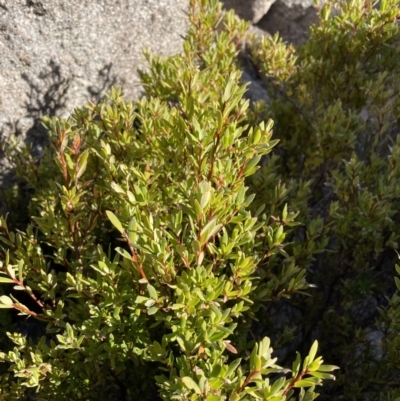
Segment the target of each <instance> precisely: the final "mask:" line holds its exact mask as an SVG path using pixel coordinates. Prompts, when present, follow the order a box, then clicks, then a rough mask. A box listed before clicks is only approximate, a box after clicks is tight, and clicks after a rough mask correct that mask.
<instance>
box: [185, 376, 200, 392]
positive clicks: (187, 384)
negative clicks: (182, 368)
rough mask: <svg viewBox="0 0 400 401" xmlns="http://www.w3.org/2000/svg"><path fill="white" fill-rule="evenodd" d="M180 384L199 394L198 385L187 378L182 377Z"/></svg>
mask: <svg viewBox="0 0 400 401" xmlns="http://www.w3.org/2000/svg"><path fill="white" fill-rule="evenodd" d="M182 382H183V384H184V385H185V387H186V388H188V389H189V390H194V392H195V393H196V394H201V390H200V387H199V386H198V384H197V383H196V382H195V381H194V380H193V379H192V378H191V377H189V376H185V377H182Z"/></svg>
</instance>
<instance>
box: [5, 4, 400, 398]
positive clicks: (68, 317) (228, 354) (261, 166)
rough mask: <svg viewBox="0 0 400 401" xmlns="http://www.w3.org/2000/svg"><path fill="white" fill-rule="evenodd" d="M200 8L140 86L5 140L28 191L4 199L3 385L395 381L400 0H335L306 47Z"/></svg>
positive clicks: (211, 394)
mask: <svg viewBox="0 0 400 401" xmlns="http://www.w3.org/2000/svg"><path fill="white" fill-rule="evenodd" d="M331 11H332V12H333V14H335V16H334V17H331V18H330V17H329V14H330V12H331ZM188 18H189V20H190V23H191V27H190V29H189V32H188V34H187V36H186V38H185V41H184V45H183V53H182V54H181V55H177V56H173V57H167V58H161V57H156V56H153V55H151V54H150V53H145V54H146V57H147V59H148V68H147V70H144V71H141V72H140V75H141V79H142V82H143V85H144V88H145V91H146V96H145V97H144V98H143V99H141V100H140V101H138V102H136V103H132V102H126V101H125V100H124V98H123V96H122V94H121V91H120V90H119V89H118V90H117V89H112V90H111V93H110V94H109V95H107V97H106V98H105V99H103V100H101V101H100V102H99V103H98V104H88V105H86V106H85V107H84V108H82V109H76V110H75V111H74V113H73V114H72V115H71V116H70V117H69V118H68V119H66V120H65V119H64V120H63V119H57V118H45V119H44V124H45V126H46V127H47V128H48V130H49V135H50V139H51V142H52V147H51V148H49V149H47V151H46V153H45V155H44V157H43V158H41V159H40V160H36V159H35V158H34V157H33V156H32V155H31V153H30V151H29V149H27V148H23V147H21V146H19V145H18V143H12V144H10V145H8V146H7V155H8V157H9V158H10V160H12V161H13V163H14V164H15V169H16V172H17V173H18V174H19V175H20V176H21V177H23V178H24V179H25V180H26V182H27V185H29V188H30V191H31V192H32V193H33V195H32V199H31V200H30V202H29V209H28V212H29V216H30V223H29V224H28V225H27V226H26V227H22V225H23V224H22V223H21V222H20V221H19V222H17V221H16V220H15V219H13V216H12V215H10V217H9V218H8V219H7V221H6V219H5V218H1V220H0V222H1V224H0V230H1V236H0V240H1V241H2V248H1V252H2V265H1V275H0V282H2V283H3V289H2V290H3V293H2V295H1V296H0V307H2V314H3V315H4V316H5V320H4V323H3V327H2V331H0V335H1V334H2V333H3V332H4V331H8V333H7V339H5V338H4V339H3V340H2V348H3V352H2V353H0V360H1V361H3V362H5V363H4V365H3V367H5V369H4V371H3V373H2V375H1V379H0V380H1V387H0V388H1V390H0V400H7V401H8V400H28V399H35V400H49V399H51V400H55V401H62V400H67V399H68V400H69V399H78V400H79V399H82V400H92V399H93V400H94V399H97V400H112V399H118V400H120V399H125V400H136V399H154V397H157V395H156V392H158V396H159V397H161V399H164V400H186V399H190V400H208V401H214V400H215V401H216V400H230V401H235V400H251V399H260V400H269V401H280V400H281V401H284V400H293V401H294V400H304V401H309V400H313V399H315V398H316V397H317V395H318V394H317V393H316V389H315V386H316V385H320V384H322V382H323V384H324V386H323V388H322V397H321V398H325V399H349V400H367V399H378V398H379V397H380V399H381V400H387V401H392V400H395V399H398V397H400V390H399V388H398V384H397V383H398V378H399V351H398V332H399V323H398V320H399V317H398V316H399V311H400V309H399V295H398V293H397V291H396V287H395V284H397V285H398V289H400V281H399V279H397V278H396V280H397V281H396V282H394V281H393V277H392V276H393V266H394V264H395V259H396V253H395V250H396V248H397V241H398V238H399V230H398V228H397V226H398V224H397V222H398V220H399V215H398V209H399V207H398V206H399V201H398V196H397V193H398V192H399V191H398V189H399V187H398V186H399V184H398V182H399V180H398V178H399V166H398V165H397V162H396V161H397V155H398V152H399V149H400V147H399V145H400V143H399V141H398V139H397V132H398V128H399V127H398V126H399V121H400V119H399V117H400V116H399V110H400V108H399V99H400V98H399V96H398V93H399V89H400V88H399V85H400V84H399V82H400V80H399V78H400V77H399V68H400V67H399V66H400V64H399V63H398V60H399V29H398V20H399V18H400V7H399V5H398V3H397V1H396V0H386V1H382V2H381V5H380V9H376V8H374V5H373V4H372V3H371V2H370V1H368V0H353V1H351V2H335V1H328V2H327V3H326V5H325V6H323V7H322V8H321V10H320V24H319V26H315V27H313V28H312V32H311V36H310V39H309V41H308V42H307V43H306V44H305V45H303V46H302V47H300V48H298V49H295V48H293V47H292V46H290V45H286V44H284V43H283V42H282V41H280V39H279V38H278V37H277V36H275V37H273V38H270V39H263V40H262V41H257V40H255V38H253V39H252V38H248V36H247V34H246V24H244V23H243V22H240V21H239V20H238V19H236V18H235V17H234V15H233V14H232V13H224V12H222V11H221V7H220V5H219V4H218V3H217V2H216V1H214V0H191V1H190V11H189V14H188ZM244 43H247V44H248V46H249V49H250V52H251V60H252V62H253V64H254V66H255V67H256V69H257V71H258V72H259V74H260V76H261V77H263V79H264V80H265V86H266V88H268V90H269V94H270V98H271V102H270V104H269V105H265V104H264V103H261V102H260V103H254V104H252V105H250V104H249V102H248V101H247V100H245V99H244V98H243V96H244V94H245V91H246V87H245V86H244V85H242V84H241V71H240V68H241V67H240V64H239V62H238V53H239V52H240V51H242V50H243V44H244ZM328 50H329V51H328ZM272 121H274V123H275V127H274V138H277V139H272V126H273V123H272ZM278 139H279V143H278ZM8 199H11V204H12V200H13V199H15V201H14V203H15V204H16V205H21V204H23V202H21V200H20V199H19V198H18V194H17V192H16V191H14V192H12V193H11V194H9V195H8ZM17 223H18V224H17ZM9 226H10V227H9ZM12 226H14V228H12ZM397 271H398V273H399V274H400V268H399V267H397ZM306 277H307V279H306ZM306 295H308V296H306ZM310 295H311V296H310ZM388 300H389V301H388ZM378 304H380V305H381V306H380V308H379V309H377V306H378ZM16 312H18V313H19V314H20V315H22V316H23V319H24V320H22V319H21V318H16V317H15V313H16ZM25 316H26V317H28V318H29V320H28V322H29V321H32V320H33V319H34V321H37V322H38V323H37V324H35V325H26V326H25V327H22V323H23V322H25ZM371 330H373V331H371ZM371 333H373V334H374V333H375V334H376V333H378V334H379V335H381V337H379V338H382V340H381V347H382V348H381V350H380V349H378V348H377V347H374V346H373V343H372V342H371V338H372V337H371ZM316 338H318V341H319V344H320V345H321V349H322V353H323V355H324V356H325V357H326V358H327V360H328V361H329V362H332V363H335V364H337V365H339V366H340V367H341V369H340V371H339V373H338V374H337V376H338V380H337V382H334V383H333V382H332V381H328V382H326V381H325V379H334V376H333V375H332V373H331V372H332V371H333V370H335V369H336V366H334V365H324V364H323V362H322V358H321V357H316V355H317V348H318V342H317V341H316V340H315V339H316ZM11 343H12V344H13V346H11V345H10V344H11ZM271 344H273V345H274V348H275V349H276V355H278V356H279V365H282V366H283V367H281V366H279V365H278V359H277V357H275V356H272V348H271ZM296 350H299V351H300V352H297V354H296V356H295V355H294V354H295V351H296ZM301 355H303V356H304V355H307V356H305V357H304V358H302V357H301ZM290 362H292V363H290ZM289 365H290V367H291V370H289V369H287V368H285V367H286V366H289ZM332 383H333V384H332ZM155 384H156V385H157V388H158V389H157V388H155ZM396 397H397V398H396Z"/></svg>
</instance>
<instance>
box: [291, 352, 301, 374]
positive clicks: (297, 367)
mask: <svg viewBox="0 0 400 401" xmlns="http://www.w3.org/2000/svg"><path fill="white" fill-rule="evenodd" d="M300 363H301V355H300V353H299V352H297V351H296V359H295V361H294V362H293V365H292V372H293V377H297V376H298V375H299V373H300Z"/></svg>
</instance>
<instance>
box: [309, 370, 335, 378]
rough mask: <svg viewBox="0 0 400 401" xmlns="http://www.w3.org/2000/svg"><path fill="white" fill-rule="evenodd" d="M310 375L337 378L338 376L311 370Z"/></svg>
mask: <svg viewBox="0 0 400 401" xmlns="http://www.w3.org/2000/svg"><path fill="white" fill-rule="evenodd" d="M310 375H311V376H315V377H318V378H320V379H328V380H336V377H335V376H334V375H331V374H330V373H325V372H310Z"/></svg>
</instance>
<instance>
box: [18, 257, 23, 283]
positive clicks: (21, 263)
mask: <svg viewBox="0 0 400 401" xmlns="http://www.w3.org/2000/svg"><path fill="white" fill-rule="evenodd" d="M23 268H24V261H23V259H20V260H19V262H18V279H19V281H20V282H21V283H22V281H23V280H24V276H23Z"/></svg>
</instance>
